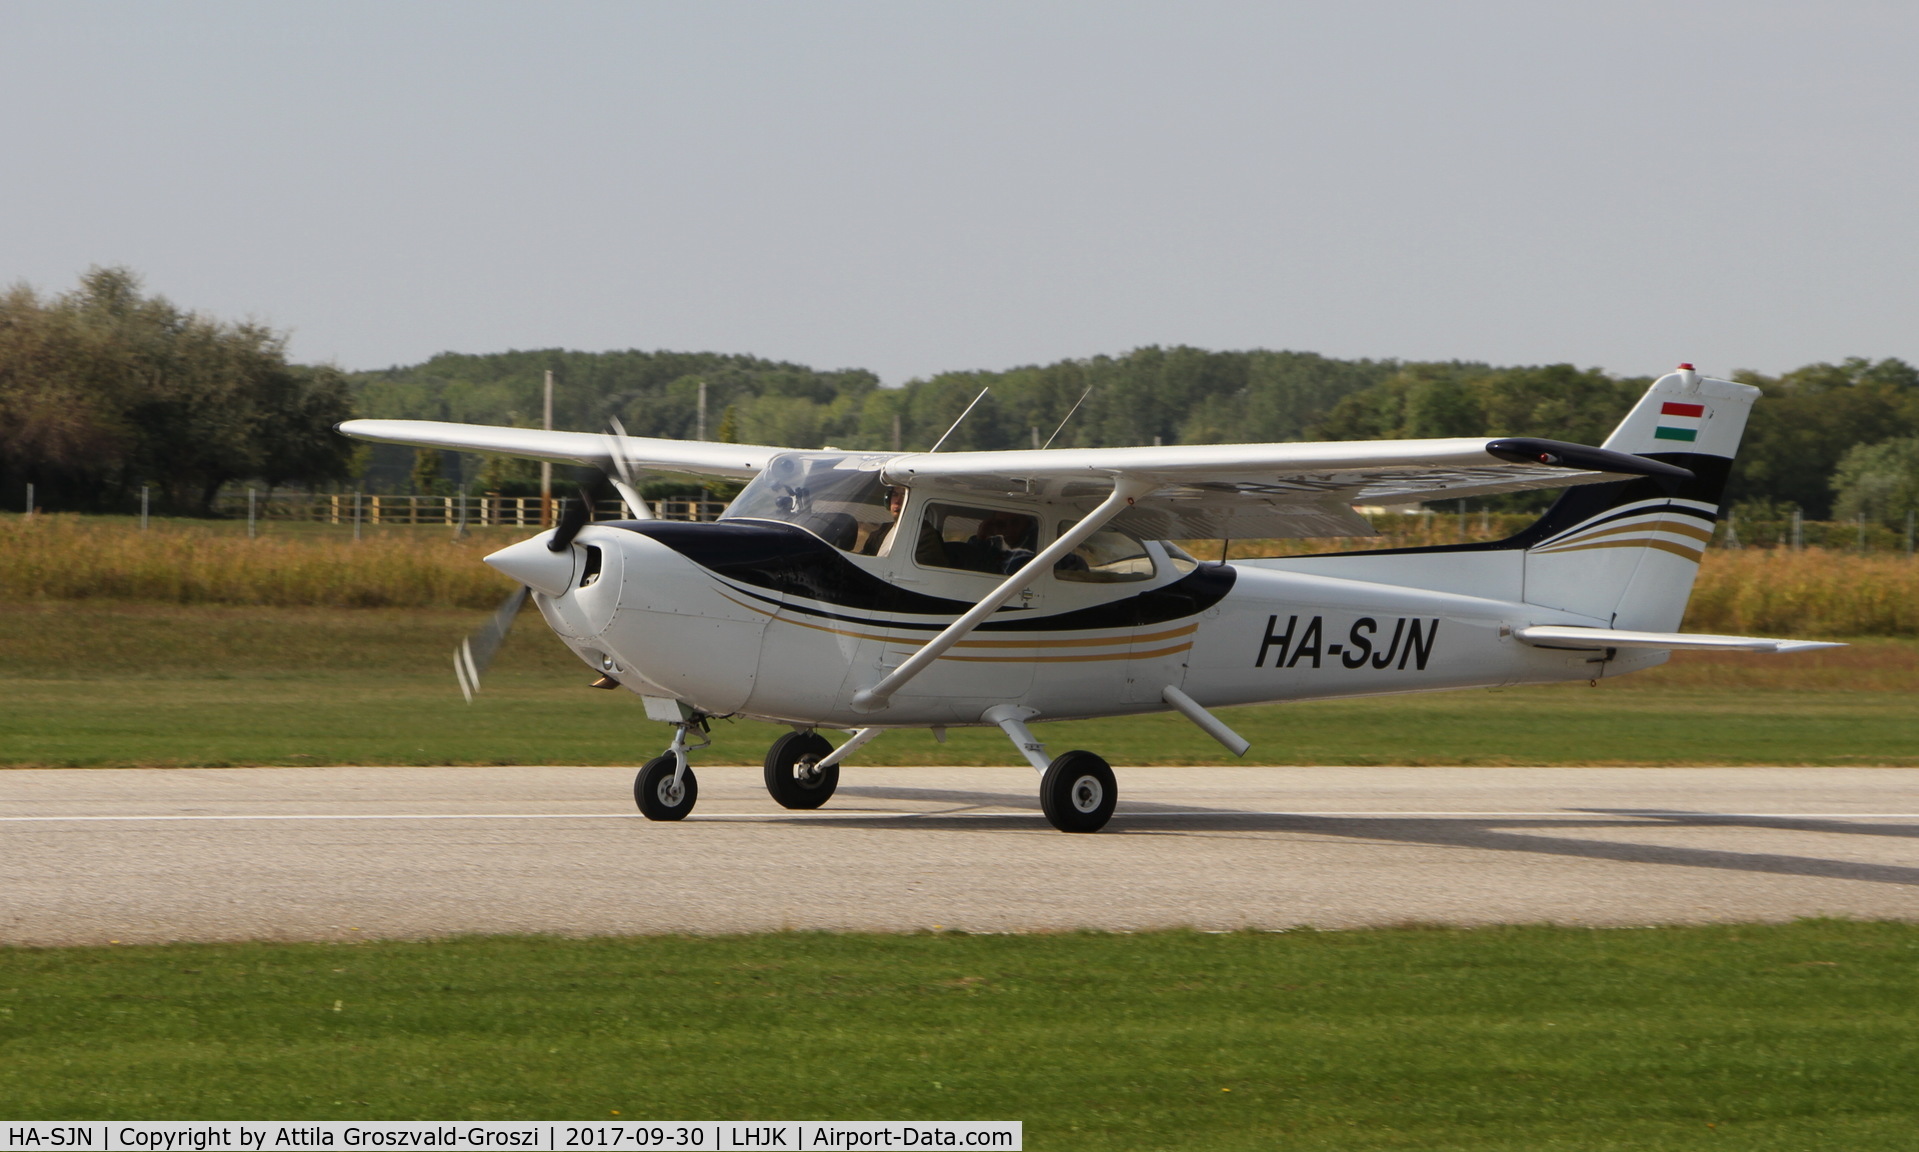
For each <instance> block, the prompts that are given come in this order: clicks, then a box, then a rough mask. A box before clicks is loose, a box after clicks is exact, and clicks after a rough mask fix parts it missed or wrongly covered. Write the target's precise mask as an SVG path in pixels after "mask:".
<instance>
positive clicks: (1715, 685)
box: [0, 602, 1919, 767]
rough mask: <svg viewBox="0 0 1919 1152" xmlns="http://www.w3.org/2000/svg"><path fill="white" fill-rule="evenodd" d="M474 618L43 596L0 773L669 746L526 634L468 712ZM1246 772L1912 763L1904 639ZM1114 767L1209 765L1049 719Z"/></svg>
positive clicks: (1644, 685)
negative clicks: (466, 672)
mask: <svg viewBox="0 0 1919 1152" xmlns="http://www.w3.org/2000/svg"><path fill="white" fill-rule="evenodd" d="M474 620H475V617H474V616H473V614H471V613H466V612H461V611H457V610H447V609H410V610H402V609H365V610H359V611H329V610H326V609H317V608H272V607H248V608H237V607H209V606H179V605H133V604H115V603H107V602H86V603H77V602H50V603H41V604H30V605H12V606H8V607H5V608H0V765H9V766H15V767H144V766H153V767H221V766H230V765H273V764H283V765H315V764H637V763H641V762H643V761H645V760H646V759H648V758H650V757H652V756H654V755H656V754H657V753H658V752H659V751H660V750H661V749H662V748H663V747H664V746H665V742H666V730H665V728H664V727H663V726H660V725H656V724H650V723H647V722H645V721H644V719H643V717H642V715H641V712H640V709H639V705H638V701H636V700H635V699H633V698H632V696H631V695H630V694H628V693H624V692H597V691H593V690H591V689H589V688H587V687H586V684H587V682H588V680H589V679H591V678H592V675H593V673H592V672H591V671H589V670H588V669H586V668H585V667H584V666H583V665H581V664H580V663H579V662H578V660H576V659H575V658H574V657H573V656H572V655H571V653H569V652H567V651H566V649H565V648H564V647H562V646H561V645H560V644H559V642H558V641H556V640H555V639H553V637H552V636H550V635H548V634H546V632H545V629H544V628H543V627H542V626H541V624H540V621H539V620H537V619H534V618H529V619H527V620H524V621H522V622H521V626H520V627H518V628H517V629H515V631H514V633H513V636H512V638H511V639H510V640H509V641H508V642H507V645H506V647H505V648H504V649H502V651H501V654H500V658H499V660H498V662H497V663H496V664H495V665H494V669H493V671H492V672H491V673H490V674H489V675H488V677H487V680H486V686H485V688H484V690H483V691H482V693H481V696H480V701H479V703H478V704H477V705H474V706H471V707H469V706H468V705H467V704H465V703H464V702H463V701H462V700H461V698H460V696H459V693H458V691H457V689H456V688H455V687H454V682H453V675H452V665H451V653H452V650H453V646H454V644H455V643H456V642H457V640H458V638H459V637H460V636H461V635H463V634H464V633H465V631H466V630H467V629H468V628H470V627H472V625H473V623H474ZM1221 715H1222V716H1223V717H1224V718H1225V719H1226V721H1227V722H1228V723H1229V724H1231V725H1233V726H1234V727H1235V728H1237V729H1238V730H1239V731H1240V732H1241V733H1242V734H1244V735H1245V736H1246V737H1247V738H1248V739H1249V740H1251V741H1252V742H1253V752H1252V754H1251V755H1249V756H1248V757H1247V759H1246V762H1247V763H1252V764H1361V765H1363V764H1467V765H1501V764H1539V765H1553V764H1565V765H1575V764H1820V765H1841V766H1843V765H1858V764H1887V765H1913V764H1919V749H1915V748H1914V746H1913V743H1912V740H1911V733H1912V731H1913V730H1914V726H1915V724H1919V643H1915V642H1913V641H1902V640H1885V639H1879V640H1865V641H1861V642H1859V643H1858V644H1857V645H1855V646H1853V647H1850V648H1843V649H1836V650H1832V651H1828V652H1815V653H1807V654H1803V655H1792V656H1751V655H1730V656H1721V655H1708V654H1690V653H1682V654H1680V655H1679V656H1678V657H1676V658H1675V660H1674V662H1673V663H1672V664H1671V665H1668V666H1666V667H1663V668H1657V669H1653V670H1651V671H1648V672H1642V673H1638V674H1635V675H1633V676H1629V677H1625V678H1622V679H1619V680H1610V681H1605V682H1602V683H1601V685H1600V686H1599V687H1597V688H1587V687H1585V686H1583V685H1559V686H1553V687H1545V688H1520V689H1509V690H1501V691H1464V692H1446V693H1437V694H1432V695H1410V696H1392V697H1381V698H1373V699H1357V700H1341V701H1323V702H1315V703H1306V704H1285V705H1271V706H1263V707H1252V708H1232V709H1222V710H1221ZM783 730H784V729H782V728H778V727H775V726H773V725H765V724H755V723H751V722H746V721H726V722H721V723H718V724H716V725H715V728H714V736H715V742H714V746H713V747H712V748H711V749H709V750H707V751H705V752H702V753H700V760H699V762H700V763H705V764H754V763H758V762H760V760H761V758H762V757H763V756H764V755H765V752H766V748H767V746H768V745H769V744H771V743H772V741H773V739H774V738H775V737H776V736H777V735H778V734H779V733H780V732H781V731H783ZM1038 732H1039V734H1040V735H1041V737H1042V738H1043V739H1045V740H1046V741H1047V742H1048V743H1049V745H1050V746H1051V747H1053V748H1054V749H1055V750H1057V751H1064V750H1066V749H1068V748H1088V749H1092V750H1094V751H1096V752H1099V753H1100V754H1101V755H1102V756H1105V757H1106V758H1107V759H1109V760H1111V761H1112V762H1113V763H1115V764H1120V765H1125V764H1140V765H1145V764H1213V763H1219V762H1220V761H1221V760H1222V758H1224V757H1225V756H1226V753H1225V752H1224V751H1223V750H1221V749H1220V748H1219V746H1218V745H1216V744H1214V743H1213V742H1212V741H1211V740H1209V739H1208V738H1206V737H1205V736H1204V735H1202V734H1200V732H1199V731H1198V730H1197V729H1195V728H1194V727H1192V725H1190V724H1188V723H1187V722H1186V721H1185V720H1184V719H1182V718H1180V717H1178V716H1175V715H1172V714H1161V715H1155V716H1135V717H1125V718H1120V719H1110V720H1092V721H1076V722H1069V723H1060V724H1045V725H1041V726H1040V727H1039V728H1038ZM858 762H863V763H869V764H881V763H890V764H928V765H969V764H1005V763H1012V762H1015V761H1014V758H1013V753H1012V749H1011V748H1010V747H1009V746H1008V745H1007V743H1006V741H1005V739H1004V738H1003V737H1002V736H1001V735H1000V734H999V733H998V732H997V731H995V730H991V729H954V730H953V731H952V732H951V733H950V738H949V740H948V742H947V743H945V744H939V743H936V742H935V741H934V740H933V738H932V737H931V735H930V734H928V733H926V732H899V733H889V734H887V735H886V736H885V737H884V738H882V739H881V740H880V741H878V742H876V743H874V744H872V745H870V746H869V749H868V750H867V751H864V752H862V753H860V755H859V757H858Z"/></svg>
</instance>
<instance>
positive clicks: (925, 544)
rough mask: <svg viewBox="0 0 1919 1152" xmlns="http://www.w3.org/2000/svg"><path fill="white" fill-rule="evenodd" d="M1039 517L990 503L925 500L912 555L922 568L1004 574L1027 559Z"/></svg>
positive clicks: (1036, 540)
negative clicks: (975, 504)
mask: <svg viewBox="0 0 1919 1152" xmlns="http://www.w3.org/2000/svg"><path fill="white" fill-rule="evenodd" d="M1038 543H1039V518H1038V517H1036V516H1022V515H1020V514H1019V513H1018V512H1004V511H1001V510H999V509H995V508H966V507H962V506H960V505H958V504H928V505H927V506H926V512H925V514H924V515H923V516H922V517H921V518H920V538H919V543H918V544H917V545H915V546H914V549H913V558H914V559H915V560H917V561H919V563H920V564H921V565H922V566H923V567H927V568H957V569H960V570H961V571H964V572H990V573H992V574H993V575H995V576H1009V575H1011V574H1012V573H1013V572H1015V571H1017V570H1018V568H1019V567H1020V565H1022V564H1024V563H1026V562H1027V561H1028V560H1031V559H1032V558H1033V553H1034V552H1035V551H1036V550H1037V548H1038Z"/></svg>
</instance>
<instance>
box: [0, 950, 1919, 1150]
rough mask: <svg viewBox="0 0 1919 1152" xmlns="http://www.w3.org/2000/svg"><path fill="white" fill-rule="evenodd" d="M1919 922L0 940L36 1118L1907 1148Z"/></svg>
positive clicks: (6, 1046) (8, 1014) (1102, 1139)
mask: <svg viewBox="0 0 1919 1152" xmlns="http://www.w3.org/2000/svg"><path fill="white" fill-rule="evenodd" d="M1916 976H1919V926H1915V925H1911V924H1896V923H1867V922H1845V921H1803V922H1798V923H1792V924H1779V925H1743V926H1709V927H1680V928H1648V929H1631V930H1610V931H1600V930H1586V929H1577V928H1557V927H1543V926H1531V927H1510V928H1488V929H1472V930H1454V929H1398V930H1392V929H1389V930H1371V931H1356V932H1331V933H1322V932H1313V931H1295V932H1287V933H1279V934H1254V933H1233V934H1224V935H1203V934H1198V933H1191V932H1163V933H1150V934H1141V935H1133V936H1113V935H1099V934H1072V935H1055V936H964V935H958V934H930V935H915V936H863V935H827V934H780V935H762V936H735V937H710V938H684V937H645V938H631V939H591V940H566V939H550V938H526V937H492V938H466V939H451V940H441V941H433V942H368V943H360V944H336V945H329V944H233V945H175V946H164V947H122V948H90V949H80V948H65V949H44V950H27V949H12V950H0V1117H3V1118H9V1119H25V1118H35V1119H65V1118H75V1119H99V1118H107V1119H113V1118H130V1119H132V1118H137V1119H168V1118H183V1119H184V1118H195V1119H221V1118H273V1119H355V1118H360V1119H465V1118H500V1119H510V1118H556V1119H560V1118H564V1119H594V1118H613V1117H616V1116H617V1117H620V1118H625V1119H647V1118H658V1119H753V1118H760V1119H772V1118H779V1119H790V1118H801V1117H805V1118H822V1119H908V1118H927V1119H930V1118H942V1119H968V1118H978V1119H1019V1120H1024V1121H1025V1122H1026V1124H1027V1133H1028V1135H1027V1139H1028V1146H1029V1147H1032V1148H1040V1149H1045V1148H1168V1147H1193V1148H1300V1149H1306V1148H1340V1149H1372V1148H1420V1149H1455V1148H1458V1149H1465V1148H1472V1149H1539V1148H1563V1149H1625V1148H1633V1149H1667V1148H1675V1149H1678V1148H1695V1147H1720V1148H1724V1147H1736V1148H1742V1149H1771V1148H1779V1149H1786V1148H1793V1149H1799V1148H1848V1149H1878V1148H1885V1149H1895V1148H1896V1149H1907V1148H1910V1147H1911V1146H1912V1134H1913V1133H1914V1132H1915V1131H1919V1094H1915V1093H1914V1092H1913V1091H1912V1085H1913V1084H1914V1083H1916V1082H1919V1027H1915V1025H1919V980H1916V979H1915V977H1916Z"/></svg>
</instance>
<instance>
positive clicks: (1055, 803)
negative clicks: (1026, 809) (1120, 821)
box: [1039, 751, 1119, 832]
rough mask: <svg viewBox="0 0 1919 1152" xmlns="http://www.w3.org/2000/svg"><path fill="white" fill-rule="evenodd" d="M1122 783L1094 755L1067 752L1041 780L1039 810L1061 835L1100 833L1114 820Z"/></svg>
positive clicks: (1110, 769)
mask: <svg viewBox="0 0 1919 1152" xmlns="http://www.w3.org/2000/svg"><path fill="white" fill-rule="evenodd" d="M1118 802H1119V783H1118V781H1116V780H1114V779H1113V769H1112V767H1111V766H1110V765H1108V764H1107V763H1106V761H1104V760H1102V759H1100V758H1099V757H1098V756H1095V755H1093V754H1092V753H1091V752H1080V751H1074V752H1067V753H1065V754H1063V755H1061V756H1059V757H1056V758H1055V759H1054V760H1053V762H1052V763H1051V764H1049V765H1047V766H1046V773H1045V775H1043V776H1041V777H1040V781H1039V807H1040V811H1041V812H1044V813H1045V814H1046V820H1047V822H1048V823H1049V824H1051V825H1052V826H1053V827H1055V828H1057V829H1059V830H1060V831H1061V832H1097V831H1099V830H1100V829H1101V828H1104V827H1106V822H1107V821H1108V820H1110V819H1112V818H1113V806H1114V805H1115V804H1116V803H1118Z"/></svg>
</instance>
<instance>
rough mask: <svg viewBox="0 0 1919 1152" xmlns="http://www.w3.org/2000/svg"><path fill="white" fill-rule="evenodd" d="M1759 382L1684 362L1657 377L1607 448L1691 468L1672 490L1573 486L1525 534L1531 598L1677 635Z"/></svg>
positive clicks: (1634, 484) (1637, 484) (1629, 483)
mask: <svg viewBox="0 0 1919 1152" xmlns="http://www.w3.org/2000/svg"><path fill="white" fill-rule="evenodd" d="M1758 397H1759V389H1757V388H1754V387H1752V386H1750V385H1747V384H1738V383H1734V382H1733V381H1730V380H1716V379H1713V378H1711V377H1705V376H1700V375H1699V374H1698V373H1697V372H1694V371H1693V370H1692V367H1691V366H1690V365H1682V366H1681V367H1680V369H1679V370H1678V371H1676V372H1669V373H1667V374H1666V375H1664V376H1662V377H1660V378H1659V379H1658V380H1657V381H1655V382H1654V383H1653V386H1652V387H1651V388H1649V389H1647V390H1646V393H1645V395H1644V396H1642V397H1640V400H1639V403H1637V404H1635V405H1634V406H1633V409H1632V411H1631V412H1629V413H1627V414H1626V418H1625V419H1624V420H1622V421H1620V423H1619V427H1618V428H1616V429H1614V430H1613V433H1612V435H1611V436H1609V437H1607V438H1606V443H1605V445H1604V447H1606V448H1609V449H1612V450H1614V451H1617V452H1630V453H1632V454H1633V455H1635V456H1646V457H1649V458H1651V459H1654V460H1660V461H1664V462H1665V463H1668V464H1676V465H1678V466H1679V467H1681V468H1685V469H1687V470H1689V471H1691V472H1692V473H1693V478H1692V479H1691V480H1688V481H1685V482H1682V483H1680V484H1679V485H1678V486H1677V489H1676V490H1669V489H1668V488H1667V487H1666V486H1665V485H1664V484H1662V483H1661V482H1659V481H1657V480H1652V479H1635V480H1623V481H1616V482H1614V483H1610V484H1589V485H1584V486H1582V487H1579V488H1575V489H1572V490H1570V491H1568V492H1567V493H1566V494H1565V495H1564V496H1561V497H1560V498H1559V500H1558V501H1557V502H1556V503H1555V504H1554V505H1553V506H1552V508H1551V509H1550V510H1548V511H1547V513H1546V515H1545V516H1543V517H1541V518H1540V520H1539V521H1538V523H1536V524H1534V525H1532V526H1531V527H1530V528H1528V529H1527V530H1526V531H1525V532H1523V533H1521V534H1520V537H1516V538H1514V540H1513V541H1511V542H1510V543H1521V542H1522V538H1523V544H1524V547H1525V548H1526V573H1525V584H1524V587H1525V599H1526V601H1527V602H1528V603H1532V604H1539V605H1543V606H1546V607H1551V608H1562V609H1565V610H1566V611H1569V612H1577V613H1579V614H1581V615H1583V616H1589V617H1592V618H1594V619H1597V620H1600V621H1604V622H1605V625H1606V626H1607V627H1612V628H1626V629H1643V630H1648V631H1661V632H1666V631H1673V630H1676V629H1677V628H1678V627H1679V622H1680V619H1681V617H1683V616H1684V615H1685V612H1686V600H1687V598H1688V597H1689V596H1690V595H1691V594H1692V585H1693V580H1694V578H1695V577H1696V576H1697V575H1698V572H1699V561H1700V558H1701V557H1702V556H1703V555H1704V554H1705V550H1706V544H1707V543H1708V542H1709V541H1710V540H1711V539H1712V534H1713V526H1714V524H1715V523H1716V522H1717V521H1718V518H1719V507H1720V501H1721V500H1722V499H1723V498H1724V495H1725V489H1726V477H1727V475H1728V474H1729V473H1730V472H1731V469H1732V459H1733V456H1734V454H1736V453H1737V452H1738V450H1739V441H1740V439H1741V438H1742V437H1743V436H1744V434H1745V429H1746V418H1747V416H1748V415H1749V414H1750V413H1751V411H1752V404H1753V401H1754V400H1756V399H1758Z"/></svg>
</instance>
